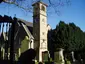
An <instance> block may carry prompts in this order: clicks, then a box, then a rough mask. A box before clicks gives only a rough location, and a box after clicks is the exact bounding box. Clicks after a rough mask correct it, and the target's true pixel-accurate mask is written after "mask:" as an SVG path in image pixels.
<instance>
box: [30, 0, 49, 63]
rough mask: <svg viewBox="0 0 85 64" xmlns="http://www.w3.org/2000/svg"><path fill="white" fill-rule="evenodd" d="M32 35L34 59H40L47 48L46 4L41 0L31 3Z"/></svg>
mask: <svg viewBox="0 0 85 64" xmlns="http://www.w3.org/2000/svg"><path fill="white" fill-rule="evenodd" d="M32 6H33V36H34V48H35V50H36V51H37V56H36V59H37V60H38V61H40V62H41V61H42V58H43V53H44V52H46V51H47V50H48V49H47V32H48V29H47V14H46V6H47V5H46V4H44V3H43V2H41V1H38V2H36V3H34V4H33V5H32Z"/></svg>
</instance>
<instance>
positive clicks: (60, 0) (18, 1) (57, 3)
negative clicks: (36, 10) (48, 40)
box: [0, 0, 70, 13]
mask: <svg viewBox="0 0 85 64" xmlns="http://www.w3.org/2000/svg"><path fill="white" fill-rule="evenodd" d="M36 1H41V0H0V3H2V2H4V3H7V4H14V5H15V6H17V7H19V8H21V9H23V10H25V11H29V12H33V11H32V6H31V5H32V4H33V3H35V2H36ZM42 1H43V2H45V3H46V4H48V9H50V8H53V9H54V11H55V12H56V13H59V12H60V11H59V7H63V6H64V5H69V4H70V0H46V1H44V0H42ZM48 12H49V10H48Z"/></svg>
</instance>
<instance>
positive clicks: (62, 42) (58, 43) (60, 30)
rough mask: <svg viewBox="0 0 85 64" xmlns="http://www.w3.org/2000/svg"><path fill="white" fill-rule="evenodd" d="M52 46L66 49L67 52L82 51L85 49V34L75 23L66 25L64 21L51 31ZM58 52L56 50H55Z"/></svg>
mask: <svg viewBox="0 0 85 64" xmlns="http://www.w3.org/2000/svg"><path fill="white" fill-rule="evenodd" d="M51 38H52V39H53V40H54V41H53V40H52V42H51V44H54V47H55V48H64V49H65V50H67V51H80V50H82V49H83V48H84V47H85V39H84V38H85V36H84V32H83V31H82V30H81V29H80V28H79V27H77V26H76V25H75V24H74V23H69V24H66V23H64V22H63V21H60V23H59V24H58V25H57V26H56V28H55V29H53V30H52V31H51ZM55 50H56V49H55Z"/></svg>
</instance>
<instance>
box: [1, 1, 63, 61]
mask: <svg viewBox="0 0 85 64" xmlns="http://www.w3.org/2000/svg"><path fill="white" fill-rule="evenodd" d="M32 6H33V16H32V17H33V23H32V22H29V21H25V20H23V19H19V18H16V20H11V21H15V30H14V38H13V39H14V41H13V42H14V51H13V54H15V55H14V56H15V60H18V58H19V57H20V55H21V54H22V53H24V52H25V51H27V50H28V49H31V48H32V49H35V51H36V57H35V60H37V61H38V62H45V61H48V57H49V58H50V57H51V55H52V54H51V53H49V50H48V42H49V40H51V39H52V38H51V36H49V31H51V30H52V29H51V27H50V25H49V24H48V23H47V13H46V12H47V4H45V3H43V2H41V1H37V2H35V3H34V4H32ZM7 18H8V17H7ZM7 18H5V17H4V18H3V17H0V20H2V19H6V20H4V21H7ZM8 20H9V21H10V19H8ZM16 21H17V22H16ZM2 25H3V27H4V23H2ZM3 27H2V28H3ZM9 28H11V27H10V24H9ZM10 30H11V29H9V30H8V32H9V34H10ZM11 34H12V33H11ZM1 41H3V42H4V43H5V41H10V37H9V35H8V37H7V35H6V32H3V29H2V32H1V33H0V42H1ZM7 45H8V46H9V47H7V48H8V50H6V49H7V48H6V47H5V46H7ZM10 49H11V48H10V44H4V46H2V47H1V52H2V59H5V58H6V57H7V58H8V59H9V60H10V55H11V54H10V52H9V51H10ZM50 54H51V55H50ZM58 54H60V56H62V57H61V58H62V60H63V51H62V49H60V51H59V53H58ZM54 56H56V55H54ZM55 60H56V58H55ZM63 62H64V60H63Z"/></svg>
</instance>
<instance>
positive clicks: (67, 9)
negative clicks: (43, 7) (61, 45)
mask: <svg viewBox="0 0 85 64" xmlns="http://www.w3.org/2000/svg"><path fill="white" fill-rule="evenodd" d="M58 10H60V15H57V14H56V13H54V11H52V10H51V14H50V13H48V17H47V18H48V24H50V26H51V27H52V28H53V29H54V28H55V27H56V25H57V24H58V23H59V21H60V20H62V21H65V23H69V22H73V23H75V24H76V25H77V26H79V27H80V28H81V29H82V30H83V31H85V0H71V5H66V6H64V7H58ZM48 11H49V9H48ZM52 12H53V13H52ZM0 15H8V16H12V17H14V16H16V17H18V18H21V19H24V20H27V21H30V22H32V21H33V20H32V13H29V12H25V11H24V10H22V9H20V8H18V7H16V6H14V5H8V4H5V3H1V4H0Z"/></svg>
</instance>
